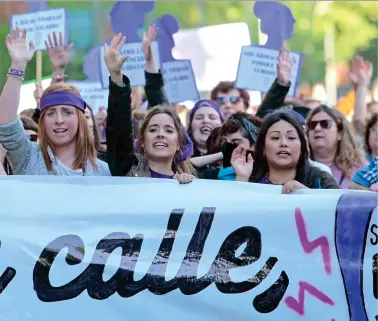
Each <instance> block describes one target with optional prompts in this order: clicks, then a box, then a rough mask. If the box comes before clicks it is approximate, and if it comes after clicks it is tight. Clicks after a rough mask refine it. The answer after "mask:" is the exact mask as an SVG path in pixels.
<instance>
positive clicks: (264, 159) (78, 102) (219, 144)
mask: <svg viewBox="0 0 378 321" xmlns="http://www.w3.org/2000/svg"><path fill="white" fill-rule="evenodd" d="M157 32H158V30H157V28H156V27H155V26H154V25H151V26H149V28H148V30H147V31H146V32H145V33H144V36H143V42H142V49H143V54H144V57H145V61H146V65H145V78H146V84H145V87H144V92H145V96H146V97H145V100H146V104H147V105H148V107H147V112H142V111H140V110H138V109H136V108H133V107H134V105H135V104H134V101H133V100H134V99H133V98H134V97H133V95H132V89H131V86H130V81H129V79H128V77H127V74H122V71H121V68H122V65H123V63H124V62H125V61H126V59H127V56H121V55H120V49H121V48H122V46H123V44H124V43H125V41H126V39H125V37H124V36H122V34H119V35H117V36H115V37H114V38H113V39H112V41H111V43H110V45H106V44H105V63H106V66H107V68H108V70H109V73H110V77H109V100H108V106H105V108H101V109H100V111H99V112H98V113H97V114H96V115H94V114H93V112H92V109H91V106H88V105H87V104H86V102H85V101H84V100H83V99H82V98H81V96H80V93H79V91H78V89H77V88H75V87H74V86H72V85H70V84H68V83H65V82H64V80H65V79H64V75H65V67H66V66H67V63H68V61H69V56H70V51H71V49H72V47H73V44H70V45H69V46H67V47H66V48H65V47H64V46H63V39H62V38H63V37H62V35H61V34H56V33H55V32H54V33H53V34H51V35H49V39H48V41H46V43H45V44H46V48H47V52H48V55H49V58H50V62H51V65H52V69H53V75H52V79H53V80H52V84H51V85H50V86H49V87H48V88H47V89H45V90H44V91H42V88H41V87H37V89H36V92H35V99H36V101H37V108H36V109H26V110H24V111H23V112H22V113H21V114H20V115H17V110H18V105H19V100H20V89H21V84H22V81H23V75H24V72H25V69H26V67H27V64H28V62H29V61H30V60H31V59H32V57H33V55H34V45H33V44H32V43H31V44H27V43H26V31H25V30H24V31H23V32H22V33H20V30H18V29H15V30H13V31H12V33H11V34H10V35H8V36H7V39H6V46H7V49H8V52H9V56H10V58H11V61H12V64H11V66H10V68H9V70H8V79H7V82H6V84H5V86H4V89H3V92H2V94H1V97H0V173H2V174H3V175H69V176H78V175H79V176H90V175H92V176H101V175H104V176H110V175H113V176H129V177H152V178H160V179H176V180H178V181H179V182H180V183H190V182H192V181H193V180H194V179H196V178H197V179H213V180H229V181H230V180H233V181H240V182H252V183H258V184H274V185H282V192H283V193H288V194H289V193H292V192H294V191H295V190H297V189H306V188H310V189H339V188H342V189H348V188H351V189H366V190H370V191H377V184H376V183H377V182H378V102H374V101H373V102H371V103H369V104H366V96H367V95H368V91H369V86H370V84H371V81H372V74H373V70H372V69H373V67H372V64H371V63H370V62H369V61H366V60H364V59H363V58H362V57H356V58H355V59H354V61H353V63H352V66H351V70H350V78H351V81H352V82H353V84H354V91H355V108H354V113H353V119H352V121H348V120H347V118H346V117H345V116H344V115H343V113H341V112H340V111H338V110H337V109H336V108H334V106H326V105H322V104H320V103H316V102H309V103H305V102H298V101H295V102H293V101H292V100H289V99H287V98H286V95H287V94H288V92H289V89H290V86H291V85H292V84H291V82H290V76H291V71H292V67H293V61H291V60H290V59H289V52H288V51H287V50H285V49H281V51H280V54H279V57H278V61H277V78H276V80H275V81H274V82H273V83H272V84H271V86H270V88H269V90H268V92H267V93H266V94H265V95H264V98H263V100H262V102H261V104H260V106H259V107H258V108H257V110H256V113H255V115H253V114H250V113H248V110H249V107H250V97H249V94H248V92H247V91H245V90H241V89H238V88H235V86H234V83H233V82H225V81H221V82H220V83H219V84H218V85H217V86H216V87H215V88H214V89H213V90H212V91H211V94H210V97H209V99H204V100H199V101H198V102H196V103H195V105H194V107H193V108H192V109H191V110H190V111H189V110H187V109H185V108H183V107H182V106H180V105H178V106H172V105H169V104H168V101H167V98H166V95H165V92H164V81H163V77H162V74H161V72H160V70H159V68H158V66H157V64H156V62H155V59H154V55H153V51H152V49H151V48H152V47H151V46H152V42H153V41H154V40H155V38H156V35H157ZM220 80H221V79H220ZM184 114H186V115H184Z"/></svg>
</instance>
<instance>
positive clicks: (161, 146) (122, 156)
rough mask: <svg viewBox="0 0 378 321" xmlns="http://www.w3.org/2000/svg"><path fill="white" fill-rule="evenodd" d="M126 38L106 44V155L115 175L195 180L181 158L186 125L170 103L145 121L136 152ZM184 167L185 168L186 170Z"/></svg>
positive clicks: (117, 38)
mask: <svg viewBox="0 0 378 321" xmlns="http://www.w3.org/2000/svg"><path fill="white" fill-rule="evenodd" d="M124 42H125V37H122V35H117V36H116V37H114V38H113V40H112V42H111V44H110V47H109V48H107V46H105V63H106V65H107V67H108V69H109V72H110V79H109V102H108V121H107V126H106V138H107V155H108V164H109V169H110V171H111V173H112V175H113V176H134V177H153V178H170V179H172V178H177V179H178V180H179V182H180V183H188V182H191V181H192V180H193V179H194V176H192V175H189V171H190V168H189V167H187V166H186V163H185V162H181V159H183V158H185V156H186V157H188V155H184V154H185V153H187V151H188V150H189V152H190V146H189V148H188V145H190V144H191V142H190V141H188V140H187V139H186V136H185V130H184V127H183V126H182V125H181V122H180V119H179V117H178V116H177V115H176V114H175V112H174V110H173V109H172V108H171V107H169V106H156V107H154V108H153V109H152V110H151V111H150V112H149V113H148V114H147V116H146V119H145V121H144V122H143V124H142V126H141V129H140V135H139V141H140V144H141V151H140V153H136V152H135V151H134V136H133V125H132V114H131V96H130V95H131V87H130V81H129V79H128V78H127V77H126V76H125V75H122V73H121V68H122V65H123V63H124V62H125V60H126V59H127V57H126V56H124V57H121V56H120V49H121V48H122V46H123V44H124ZM183 169H184V170H183Z"/></svg>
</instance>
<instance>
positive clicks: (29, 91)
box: [17, 77, 52, 114]
mask: <svg viewBox="0 0 378 321" xmlns="http://www.w3.org/2000/svg"><path fill="white" fill-rule="evenodd" d="M51 81H52V78H51V77H46V78H43V79H42V81H41V85H42V89H46V88H47V87H48V86H50V84H51ZM35 89H36V80H35V79H34V80H30V81H25V82H23V83H22V85H21V91H20V102H19V103H18V110H17V113H18V114H19V113H21V112H22V111H24V110H25V109H29V108H36V107H37V102H36V101H35V99H34V91H35Z"/></svg>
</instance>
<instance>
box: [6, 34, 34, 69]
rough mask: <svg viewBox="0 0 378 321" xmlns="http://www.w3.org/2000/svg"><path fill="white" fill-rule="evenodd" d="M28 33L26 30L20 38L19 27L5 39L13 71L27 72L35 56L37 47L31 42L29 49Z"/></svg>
mask: <svg viewBox="0 0 378 321" xmlns="http://www.w3.org/2000/svg"><path fill="white" fill-rule="evenodd" d="M26 33H27V32H26V29H24V30H23V31H22V34H21V36H20V28H18V27H17V28H15V29H13V30H12V34H11V35H9V34H8V35H7V37H6V39H5V45H6V47H7V49H8V53H9V57H10V59H11V61H12V65H11V68H12V69H17V70H25V68H26V65H27V63H28V62H29V61H30V59H32V57H33V55H34V52H35V46H34V44H33V42H32V41H30V42H29V46H28V47H29V48H27V45H26Z"/></svg>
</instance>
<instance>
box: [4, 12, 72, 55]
mask: <svg viewBox="0 0 378 321" xmlns="http://www.w3.org/2000/svg"><path fill="white" fill-rule="evenodd" d="M10 27H11V30H12V29H14V28H16V27H19V28H20V31H21V32H22V30H23V29H26V30H27V35H26V41H27V43H29V41H33V43H34V45H35V49H36V50H37V51H38V50H46V46H45V40H48V36H47V35H48V34H49V33H52V32H53V31H55V32H56V33H57V34H59V32H61V33H62V34H63V40H64V44H65V45H67V42H68V26H67V21H66V10H65V9H64V8H58V9H49V10H44V11H37V12H29V13H24V14H16V15H13V16H11V21H10Z"/></svg>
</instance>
